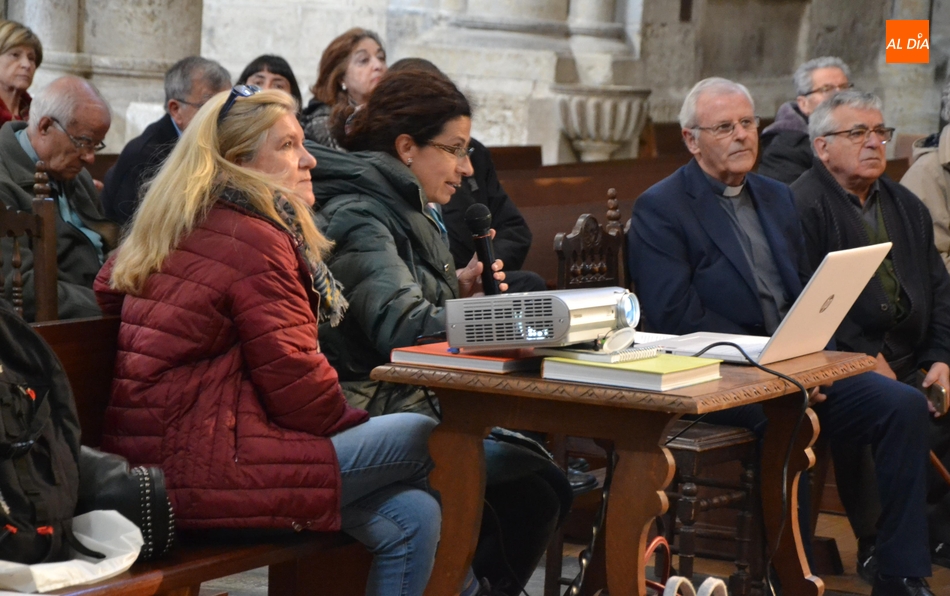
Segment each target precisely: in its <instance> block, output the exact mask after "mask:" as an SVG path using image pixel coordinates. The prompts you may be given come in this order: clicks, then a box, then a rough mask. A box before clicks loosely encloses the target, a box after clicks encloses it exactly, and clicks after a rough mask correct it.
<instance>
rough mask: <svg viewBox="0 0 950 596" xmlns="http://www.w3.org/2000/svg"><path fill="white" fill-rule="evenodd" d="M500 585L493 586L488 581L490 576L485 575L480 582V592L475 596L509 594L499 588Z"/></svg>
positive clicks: (506, 595)
mask: <svg viewBox="0 0 950 596" xmlns="http://www.w3.org/2000/svg"><path fill="white" fill-rule="evenodd" d="M499 588H500V586H496V587H494V588H493V587H492V585H491V584H490V583H489V582H488V578H485V577H483V578H482V580H481V581H480V582H478V592H477V593H476V595H475V596H508V593H507V592H505V591H503V590H501V589H499Z"/></svg>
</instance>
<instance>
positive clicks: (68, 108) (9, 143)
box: [0, 76, 119, 320]
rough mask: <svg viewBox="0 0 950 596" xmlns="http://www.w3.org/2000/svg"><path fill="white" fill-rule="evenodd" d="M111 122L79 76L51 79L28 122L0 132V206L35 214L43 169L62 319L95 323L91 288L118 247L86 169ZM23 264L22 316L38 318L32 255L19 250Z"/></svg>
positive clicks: (7, 247)
mask: <svg viewBox="0 0 950 596" xmlns="http://www.w3.org/2000/svg"><path fill="white" fill-rule="evenodd" d="M111 123H112V116H111V115H110V112H109V106H108V104H107V103H106V101H105V99H103V98H102V95H100V94H99V91H98V90H97V89H96V88H95V87H94V86H93V85H92V84H91V83H89V82H88V81H86V80H84V79H80V78H78V77H71V76H69V77H62V78H59V79H56V80H55V81H53V82H52V83H50V84H49V86H47V87H46V88H45V89H43V90H42V91H40V92H39V93H37V94H36V96H35V97H34V98H33V103H32V105H31V107H30V121H29V125H27V123H26V122H7V123H6V124H4V125H3V128H0V200H2V201H3V203H4V204H5V205H6V206H7V207H8V208H10V209H16V210H19V211H32V201H33V197H34V194H33V176H34V173H35V172H36V162H37V161H38V160H42V161H44V162H46V167H47V171H48V173H49V178H50V187H51V189H52V193H51V198H52V199H54V200H55V202H56V207H57V218H56V251H57V264H58V269H59V280H58V294H59V318H61V319H69V318H78V317H90V316H98V315H99V314H100V312H101V311H100V310H99V306H98V305H97V304H96V298H95V295H94V294H93V291H92V282H93V281H94V280H95V277H96V274H97V273H98V272H99V268H100V266H101V265H102V263H103V260H104V258H105V255H106V254H107V253H108V252H109V251H110V250H111V249H112V248H114V247H115V246H116V242H117V240H118V232H119V230H118V227H117V226H116V225H115V224H114V223H112V222H110V221H107V220H106V219H104V218H103V217H102V213H101V212H100V208H99V201H98V198H97V196H96V189H95V186H94V185H93V181H92V176H90V175H89V172H87V171H86V169H85V166H86V165H91V164H92V163H93V162H94V161H95V158H96V151H99V150H101V149H102V148H103V147H105V145H104V144H103V142H102V140H103V139H104V138H105V136H106V133H107V132H108V131H109V126H110V124H111ZM2 248H3V263H4V269H3V275H4V281H5V286H4V295H5V296H9V292H10V289H11V284H12V271H11V269H10V266H9V263H10V260H11V253H12V241H10V240H9V239H4V240H3V244H2ZM20 250H21V257H22V259H23V262H24V270H25V275H24V282H25V283H24V300H23V310H24V314H25V315H26V317H27V319H28V320H32V318H33V317H34V316H35V310H36V308H35V303H34V295H33V271H32V266H33V255H32V253H31V252H30V250H29V249H28V248H27V247H25V246H23V245H22V244H21V248H20Z"/></svg>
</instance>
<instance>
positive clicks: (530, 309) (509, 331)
mask: <svg viewBox="0 0 950 596" xmlns="http://www.w3.org/2000/svg"><path fill="white" fill-rule="evenodd" d="M462 319H463V321H464V322H465V324H464V329H465V341H466V343H489V342H524V341H532V340H534V341H538V340H544V339H550V338H552V337H553V336H554V301H553V300H552V299H551V298H550V297H538V298H515V299H512V300H510V301H507V302H506V301H495V303H494V305H485V306H475V305H472V306H467V307H466V308H465V309H464V311H463V314H462Z"/></svg>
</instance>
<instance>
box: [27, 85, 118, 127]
mask: <svg viewBox="0 0 950 596" xmlns="http://www.w3.org/2000/svg"><path fill="white" fill-rule="evenodd" d="M66 78H71V79H76V81H78V82H80V84H81V85H82V86H84V87H85V88H86V89H87V90H89V91H91V92H92V94H93V95H94V96H95V97H97V98H98V99H99V102H100V103H102V105H103V107H105V109H106V110H108V111H109V116H110V117H111V116H112V108H111V107H110V106H109V102H108V101H106V98H105V97H103V96H102V93H100V92H99V89H97V88H96V86H95V85H93V84H92V83H91V82H90V81H87V80H86V79H82V78H79V77H74V76H71V75H70V76H65V77H60V78H58V79H56V80H55V81H53V82H51V83H50V84H49V85H47V86H46V87H44V88H42V89H40V91H39V92H37V94H36V95H34V96H33V101H32V102H31V103H30V122H29V128H30V130H32V131H33V132H36V130H37V127H38V126H39V121H40V119H41V118H43V117H44V116H46V117H49V118H52V119H54V120H56V121H57V122H59V123H60V124H62V125H63V126H65V127H68V126H71V125H73V124H75V123H76V122H77V120H78V118H76V108H77V106H78V105H79V103H80V101H82V100H86V99H88V98H87V97H85V96H82V95H80V94H78V93H76V89H69V88H67V89H60V90H58V91H57V90H56V89H55V87H57V85H55V83H56V82H57V81H60V80H62V79H66Z"/></svg>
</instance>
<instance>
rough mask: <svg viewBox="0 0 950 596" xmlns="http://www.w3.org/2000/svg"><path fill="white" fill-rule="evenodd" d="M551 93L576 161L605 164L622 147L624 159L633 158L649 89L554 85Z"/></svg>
mask: <svg viewBox="0 0 950 596" xmlns="http://www.w3.org/2000/svg"><path fill="white" fill-rule="evenodd" d="M552 90H553V91H554V93H555V94H556V96H557V104H558V110H559V115H560V124H561V130H562V132H563V133H564V135H565V136H566V137H567V138H568V140H569V141H570V143H571V145H572V146H573V148H574V150H575V151H577V154H578V157H579V158H580V161H606V160H608V159H610V158H611V156H613V155H614V154H615V153H616V152H617V151H618V150H619V149H621V148H622V147H627V148H628V149H627V152H626V155H625V157H636V156H637V150H638V140H639V138H640V133H641V132H642V131H643V125H644V124H645V123H646V117H647V98H648V97H649V95H650V90H649V89H636V88H634V87H627V86H620V85H614V86H609V87H607V86H595V87H591V86H583V85H558V86H555V87H554V88H553V89H552ZM631 145H632V147H631Z"/></svg>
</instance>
